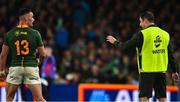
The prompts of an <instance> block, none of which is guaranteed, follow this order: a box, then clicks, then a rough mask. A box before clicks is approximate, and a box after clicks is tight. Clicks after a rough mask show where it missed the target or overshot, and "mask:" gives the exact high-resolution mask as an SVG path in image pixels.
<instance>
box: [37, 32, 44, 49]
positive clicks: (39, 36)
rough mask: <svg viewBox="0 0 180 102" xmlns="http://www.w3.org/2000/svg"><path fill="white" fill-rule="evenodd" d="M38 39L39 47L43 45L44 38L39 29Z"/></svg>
mask: <svg viewBox="0 0 180 102" xmlns="http://www.w3.org/2000/svg"><path fill="white" fill-rule="evenodd" d="M36 41H37V47H41V46H43V41H42V38H41V34H40V33H39V32H38V31H37V37H36Z"/></svg>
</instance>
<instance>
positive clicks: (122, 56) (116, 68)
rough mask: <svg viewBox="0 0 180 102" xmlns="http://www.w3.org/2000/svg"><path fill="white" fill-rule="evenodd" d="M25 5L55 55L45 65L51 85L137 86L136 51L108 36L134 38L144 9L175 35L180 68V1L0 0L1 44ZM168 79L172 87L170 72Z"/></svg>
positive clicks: (50, 53)
mask: <svg viewBox="0 0 180 102" xmlns="http://www.w3.org/2000/svg"><path fill="white" fill-rule="evenodd" d="M23 7H25V8H31V9H33V12H34V14H35V22H34V28H35V29H37V30H39V31H40V33H41V35H42V38H43V42H44V44H45V46H46V47H47V49H48V52H49V56H51V57H50V58H47V59H45V60H44V61H43V62H42V65H41V69H44V68H47V69H48V70H43V71H42V74H41V75H42V77H45V78H46V79H47V80H48V81H49V82H51V83H64V84H66V83H121V84H138V68H137V63H136V55H135V48H132V49H127V50H124V51H122V50H121V49H118V48H116V47H115V46H113V45H110V44H109V43H107V42H106V39H105V38H106V36H107V35H109V34H111V35H114V36H116V37H117V38H119V40H120V41H123V42H124V41H126V40H128V39H130V38H131V37H132V35H133V34H134V33H135V32H137V31H139V30H140V27H139V13H140V12H142V11H145V10H150V11H152V12H154V14H155V17H156V20H155V21H156V24H157V25H158V26H159V27H161V28H163V29H165V30H166V31H168V32H169V33H170V36H171V43H172V45H173V49H174V53H173V54H174V57H175V59H176V62H177V64H178V65H180V47H179V46H178V45H180V40H178V39H179V38H180V34H179V33H180V23H179V19H178V17H179V16H180V13H179V11H180V6H179V4H178V2H177V0H131V1H128V0H0V44H1V45H2V43H3V37H4V35H5V34H6V32H7V31H8V30H10V29H11V28H12V27H14V26H15V25H16V24H17V11H18V9H19V8H23ZM50 70H51V71H52V73H49V74H47V73H48V72H49V71H50ZM53 71H55V73H53ZM45 74H47V75H45ZM167 79H168V84H172V82H171V80H170V74H167Z"/></svg>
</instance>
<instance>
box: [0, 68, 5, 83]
mask: <svg viewBox="0 0 180 102" xmlns="http://www.w3.org/2000/svg"><path fill="white" fill-rule="evenodd" d="M5 79H6V74H5V71H4V70H3V71H0V81H5Z"/></svg>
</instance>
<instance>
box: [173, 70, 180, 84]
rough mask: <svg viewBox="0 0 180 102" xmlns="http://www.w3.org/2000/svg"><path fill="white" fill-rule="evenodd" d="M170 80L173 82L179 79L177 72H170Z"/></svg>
mask: <svg viewBox="0 0 180 102" xmlns="http://www.w3.org/2000/svg"><path fill="white" fill-rule="evenodd" d="M172 80H173V81H174V82H178V81H179V74H178V73H177V72H176V73H172Z"/></svg>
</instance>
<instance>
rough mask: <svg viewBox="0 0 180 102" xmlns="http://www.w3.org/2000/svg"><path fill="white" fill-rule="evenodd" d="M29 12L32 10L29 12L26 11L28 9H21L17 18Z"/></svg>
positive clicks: (29, 10)
mask: <svg viewBox="0 0 180 102" xmlns="http://www.w3.org/2000/svg"><path fill="white" fill-rule="evenodd" d="M29 12H32V10H31V9H28V8H21V9H20V10H19V14H18V16H19V17H21V16H23V15H25V14H27V13H29Z"/></svg>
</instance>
